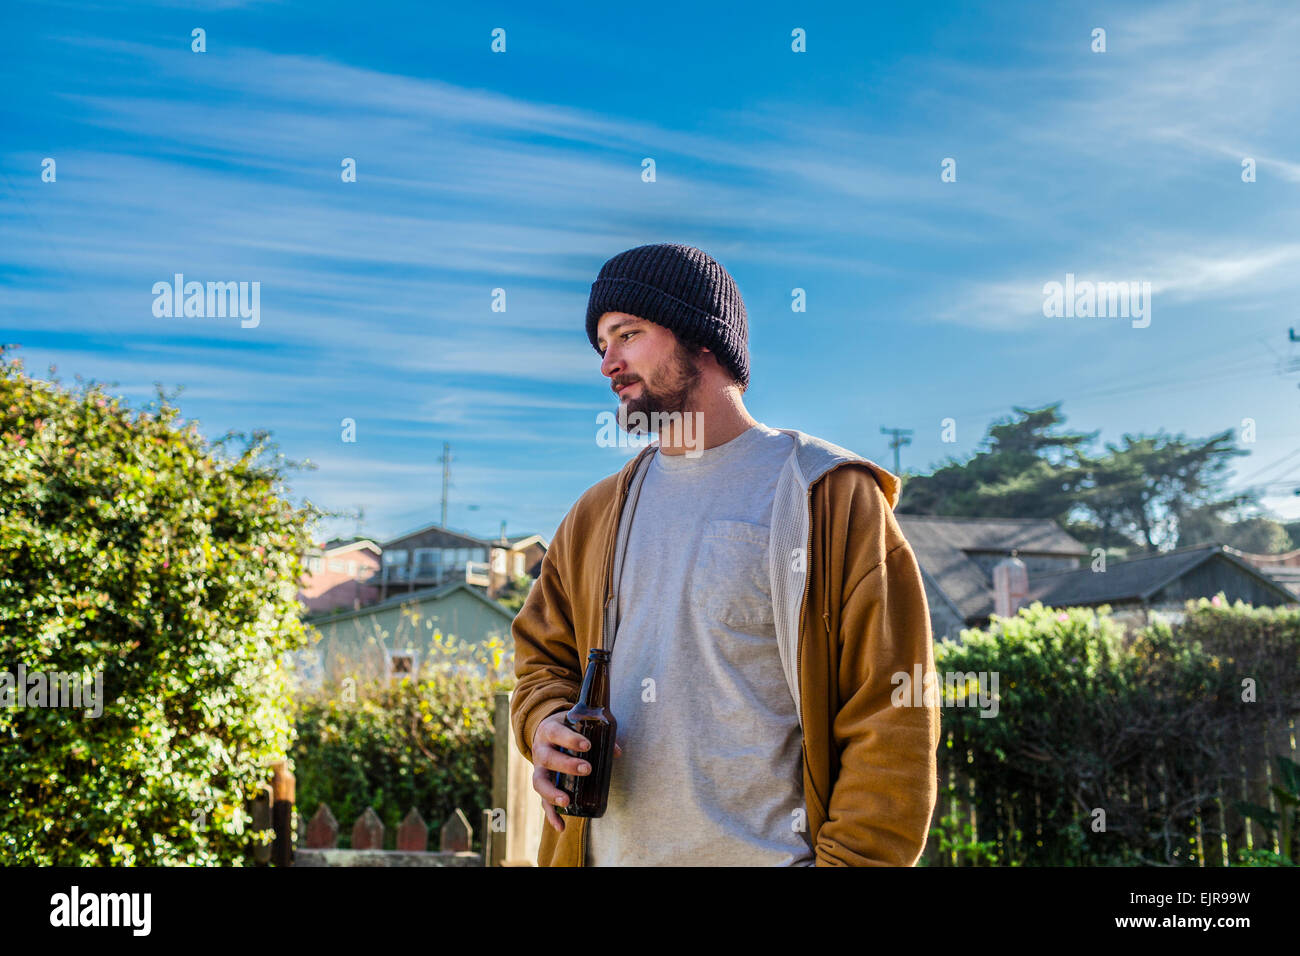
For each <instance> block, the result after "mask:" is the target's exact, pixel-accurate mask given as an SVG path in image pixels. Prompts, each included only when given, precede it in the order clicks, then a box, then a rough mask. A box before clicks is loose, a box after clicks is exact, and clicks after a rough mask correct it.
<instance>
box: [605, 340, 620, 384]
mask: <svg viewBox="0 0 1300 956" xmlns="http://www.w3.org/2000/svg"><path fill="white" fill-rule="evenodd" d="M622 368H623V360H622V359H621V358H619V357H618V353H617V352H615V351H614V346H612V345H611V346H609V347H608V348H606V349H605V357H604V358H603V359H601V361H600V373H601V374H602V375H604V376H605V377H606V378H613V377H614V376H615V375H617V374H618V373H619V372H620V371H621V370H622Z"/></svg>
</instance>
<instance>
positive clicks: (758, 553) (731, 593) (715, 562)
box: [690, 521, 775, 630]
mask: <svg viewBox="0 0 1300 956" xmlns="http://www.w3.org/2000/svg"><path fill="white" fill-rule="evenodd" d="M768 536H769V529H768V528H767V527H766V526H764V525H758V524H752V523H750V522H748V521H710V522H708V523H707V524H706V525H705V526H704V531H703V534H702V535H701V536H700V545H699V549H698V550H697V552H696V554H695V563H694V566H693V568H692V571H691V581H690V600H691V603H692V604H694V605H695V607H697V608H699V609H700V610H701V611H703V612H704V613H705V614H706V615H708V616H709V617H710V618H712V619H713V620H715V621H718V622H719V623H721V624H724V625H726V626H728V627H731V628H736V629H738V630H739V629H745V628H752V627H763V628H767V627H771V626H772V625H773V623H774V622H775V615H774V614H773V611H772V585H771V581H770V580H769V578H768V553H767V552H768Z"/></svg>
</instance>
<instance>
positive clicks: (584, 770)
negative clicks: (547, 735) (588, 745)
mask: <svg viewBox="0 0 1300 956" xmlns="http://www.w3.org/2000/svg"><path fill="white" fill-rule="evenodd" d="M533 766H534V767H543V768H545V769H547V770H558V771H560V772H561V773H568V774H573V775H574V776H576V777H582V776H586V775H587V774H589V773H591V761H590V760H588V759H587V758H586V757H585V756H580V757H570V756H569V755H568V754H565V753H560V751H558V750H556V749H555V748H554V747H548V746H547V745H546V744H543V745H542V746H541V749H539V750H537V751H536V752H535V753H534V754H533Z"/></svg>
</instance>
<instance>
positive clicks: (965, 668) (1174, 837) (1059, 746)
mask: <svg viewBox="0 0 1300 956" xmlns="http://www.w3.org/2000/svg"><path fill="white" fill-rule="evenodd" d="M1109 611H1110V609H1109V608H1107V607H1103V608H1100V609H1098V610H1097V611H1096V612H1094V611H1093V610H1092V609H1086V608H1070V609H1065V610H1061V609H1056V608H1046V607H1043V606H1042V605H1041V604H1038V603H1035V604H1034V605H1033V606H1031V607H1029V608H1023V609H1021V610H1020V612H1019V613H1018V614H1017V615H1016V616H1015V617H1012V618H996V617H995V618H994V621H993V623H992V624H991V625H990V626H989V627H988V628H987V629H985V630H967V631H963V632H962V640H961V642H944V643H941V644H939V645H937V647H936V668H937V670H938V671H939V673H940V674H944V673H947V672H977V673H978V672H984V673H985V674H993V673H996V674H997V675H998V682H999V694H998V697H999V706H998V712H997V715H996V716H995V717H981V716H980V712H979V710H978V709H976V707H975V705H974V702H973V701H971V703H970V706H954V705H955V704H956V703H957V702H956V701H945V702H944V706H943V721H942V722H943V727H944V730H945V732H947V731H951V732H952V740H951V741H945V743H944V745H943V746H942V747H941V750H940V754H939V757H940V773H941V778H942V779H945V780H946V779H947V778H948V773H949V772H950V771H958V772H960V773H962V774H964V775H965V776H966V777H967V778H968V779H971V780H973V781H974V797H973V800H972V798H971V797H970V796H969V794H968V793H967V794H966V795H965V796H964V798H963V799H965V800H967V801H970V802H972V803H973V804H974V807H975V811H976V816H977V826H976V828H975V832H972V831H971V830H970V828H969V827H968V825H967V823H966V821H965V819H964V818H963V819H953V818H948V819H945V820H944V823H943V825H942V826H941V827H939V828H938V832H935V833H932V839H933V840H934V841H935V843H936V844H937V845H941V846H942V847H943V849H944V850H945V851H951V852H954V853H956V854H957V855H958V857H959V861H960V862H964V863H995V864H998V865H1011V866H1015V865H1035V866H1040V865H1079V866H1104V865H1133V864H1149V865H1186V864H1191V865H1198V864H1200V863H1202V862H1203V861H1202V860H1201V859H1200V858H1199V856H1198V855H1197V852H1196V848H1197V840H1196V833H1195V825H1196V819H1197V817H1198V816H1199V817H1200V818H1201V825H1202V827H1203V829H1205V830H1206V832H1207V833H1208V837H1209V839H1208V841H1207V843H1208V849H1207V851H1206V852H1207V853H1215V852H1218V842H1217V841H1218V836H1217V833H1215V832H1212V831H1213V827H1214V825H1215V823H1214V821H1215V820H1217V813H1218V809H1219V803H1218V802H1217V801H1216V794H1217V790H1218V788H1219V786H1220V785H1224V786H1228V787H1231V786H1232V785H1234V784H1238V783H1239V781H1240V778H1241V772H1240V768H1239V767H1238V766H1237V758H1236V752H1237V749H1236V748H1237V746H1238V744H1239V743H1240V744H1243V745H1244V746H1246V747H1247V748H1256V747H1257V746H1258V744H1259V743H1260V742H1261V741H1263V740H1264V739H1265V734H1266V733H1268V732H1270V731H1272V730H1274V729H1275V728H1277V727H1278V726H1279V725H1284V723H1285V721H1287V720H1289V719H1291V718H1292V717H1293V716H1294V715H1295V713H1296V712H1297V709H1298V708H1300V611H1297V610H1294V609H1290V610H1288V609H1273V608H1258V609H1256V608H1251V607H1249V606H1247V605H1244V604H1241V603H1240V602H1238V604H1237V605H1236V606H1234V607H1228V606H1227V605H1226V603H1225V602H1224V601H1223V599H1222V596H1218V597H1216V598H1215V599H1214V600H1213V601H1209V600H1201V601H1197V602H1188V603H1187V613H1186V618H1185V620H1184V621H1183V622H1182V623H1180V624H1178V625H1173V626H1171V625H1169V624H1167V623H1163V622H1158V623H1155V624H1153V625H1151V626H1148V627H1143V628H1139V629H1136V630H1135V631H1134V632H1133V634H1132V635H1130V636H1129V639H1127V640H1126V639H1125V636H1124V633H1123V631H1122V630H1121V628H1120V627H1119V625H1118V624H1117V623H1116V622H1115V621H1114V620H1113V619H1112V618H1111V617H1110V615H1109ZM1246 678H1250V679H1251V680H1253V681H1254V682H1255V684H1256V687H1257V694H1258V699H1257V700H1256V701H1255V702H1253V703H1247V702H1244V701H1243V700H1242V696H1243V693H1242V688H1243V680H1244V679H1246ZM1268 758H1269V759H1270V760H1271V758H1272V754H1269V755H1268ZM1143 794H1146V796H1147V800H1146V801H1145V803H1144V801H1143ZM1161 795H1163V796H1161ZM946 806H947V804H946V803H945V807H946ZM1098 808H1100V809H1102V810H1104V811H1105V829H1104V830H1099V829H1097V828H1096V827H1094V820H1095V819H1098V818H1096V817H1094V814H1093V811H1094V810H1096V809H1098ZM1040 831H1041V832H1040Z"/></svg>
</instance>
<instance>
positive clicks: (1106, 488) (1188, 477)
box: [1072, 429, 1257, 551]
mask: <svg viewBox="0 0 1300 956" xmlns="http://www.w3.org/2000/svg"><path fill="white" fill-rule="evenodd" d="M1232 442H1233V432H1232V430H1231V429H1229V430H1226V431H1223V432H1220V433H1218V434H1217V435H1213V436H1211V437H1210V438H1207V439H1206V440H1204V441H1200V442H1198V441H1195V440H1189V439H1187V438H1186V437H1184V436H1183V435H1177V436H1173V437H1171V436H1168V435H1166V434H1165V433H1164V431H1163V430H1161V431H1160V432H1159V433H1157V434H1156V435H1154V436H1133V435H1124V444H1123V445H1122V446H1117V445H1115V444H1113V443H1107V444H1106V453H1105V454H1104V455H1102V456H1100V457H1098V458H1088V459H1086V460H1085V461H1084V462H1082V463H1081V464H1080V466H1079V467H1078V469H1077V473H1078V475H1079V480H1077V481H1075V482H1072V483H1074V484H1075V485H1076V487H1077V488H1078V492H1077V499H1076V500H1077V503H1078V505H1079V506H1080V507H1081V508H1082V509H1084V511H1085V512H1087V513H1088V515H1089V517H1090V518H1091V520H1092V525H1091V526H1092V527H1094V528H1097V529H1098V535H1097V539H1096V543H1097V544H1099V545H1100V546H1102V547H1111V546H1114V545H1117V544H1123V543H1131V544H1134V545H1136V546H1138V547H1140V548H1142V549H1143V550H1145V551H1156V550H1158V549H1159V548H1161V547H1162V546H1166V545H1167V546H1169V547H1177V546H1178V545H1179V526H1180V522H1181V519H1182V518H1183V517H1184V516H1191V515H1195V517H1193V518H1192V522H1193V525H1199V526H1202V527H1203V526H1204V523H1205V521H1206V520H1207V518H1210V519H1212V518H1215V517H1217V516H1218V515H1220V514H1222V513H1224V512H1237V513H1240V512H1241V510H1242V509H1243V508H1244V507H1245V506H1246V505H1250V504H1257V500H1256V496H1255V494H1254V493H1252V492H1245V493H1243V494H1239V495H1232V496H1228V497H1224V484H1225V482H1226V472H1227V470H1228V468H1229V465H1230V464H1231V460H1232V458H1234V457H1236V456H1239V455H1246V454H1249V453H1248V452H1246V451H1245V450H1243V449H1240V448H1236V447H1233V444H1232Z"/></svg>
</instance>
